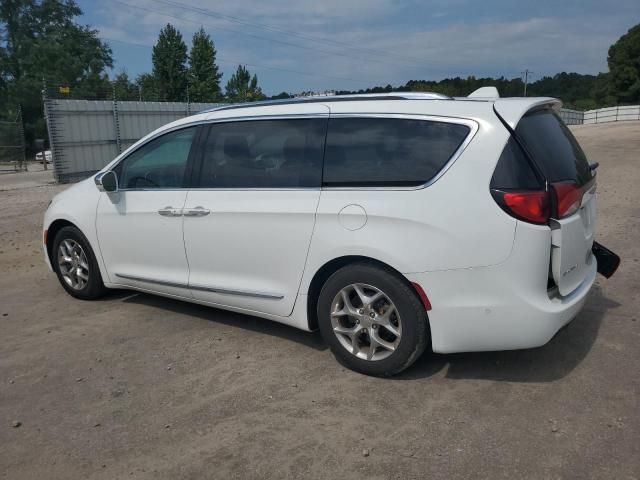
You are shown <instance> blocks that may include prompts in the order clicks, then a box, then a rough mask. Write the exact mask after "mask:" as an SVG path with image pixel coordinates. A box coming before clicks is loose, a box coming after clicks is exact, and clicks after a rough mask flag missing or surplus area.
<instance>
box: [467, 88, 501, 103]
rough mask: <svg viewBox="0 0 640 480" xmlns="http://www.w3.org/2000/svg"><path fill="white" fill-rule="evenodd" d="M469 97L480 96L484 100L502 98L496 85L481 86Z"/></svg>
mask: <svg viewBox="0 0 640 480" xmlns="http://www.w3.org/2000/svg"><path fill="white" fill-rule="evenodd" d="M467 98H478V99H482V100H496V99H498V98H500V94H499V93H498V89H497V88H496V87H480V88H479V89H477V90H475V91H474V92H472V93H471V94H469V96H468V97H467Z"/></svg>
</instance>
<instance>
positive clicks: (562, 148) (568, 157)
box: [516, 108, 593, 186]
mask: <svg viewBox="0 0 640 480" xmlns="http://www.w3.org/2000/svg"><path fill="white" fill-rule="evenodd" d="M516 135H517V136H518V138H519V139H520V141H521V142H522V143H523V145H524V147H525V148H526V150H527V151H528V152H529V154H530V155H531V157H532V159H533V161H534V162H535V163H536V165H537V166H538V167H539V168H540V170H541V171H542V173H543V175H544V176H545V178H546V179H547V180H548V181H549V182H564V181H574V182H576V183H577V184H578V185H580V186H581V185H584V184H586V183H588V182H589V181H590V180H591V179H592V178H593V174H592V172H591V169H590V168H589V162H588V161H587V157H586V155H585V154H584V152H583V151H582V148H580V145H579V144H578V141H577V140H576V139H575V137H574V136H573V134H572V133H571V131H570V130H569V128H568V127H567V126H566V125H565V124H564V123H563V122H562V120H560V118H559V117H558V116H557V115H556V114H555V113H554V112H553V110H551V109H548V108H545V109H540V110H534V111H533V112H530V113H528V114H526V115H525V116H524V117H522V119H521V120H520V122H519V123H518V126H517V127H516Z"/></svg>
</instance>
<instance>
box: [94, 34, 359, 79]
mask: <svg viewBox="0 0 640 480" xmlns="http://www.w3.org/2000/svg"><path fill="white" fill-rule="evenodd" d="M102 38H103V39H105V40H107V41H109V42H117V43H124V44H126V45H134V46H137V47H144V48H153V47H152V46H150V45H145V44H142V43H136V42H129V41H126V40H119V39H115V38H109V37H102ZM216 61H217V62H219V63H226V64H233V65H247V66H249V67H256V68H266V69H268V70H277V71H280V72H286V73H295V74H298V75H307V76H310V77H324V78H330V79H332V80H346V81H349V82H357V83H361V82H362V80H356V79H355V78H349V77H336V76H333V75H323V74H319V73H309V72H301V71H299V70H290V69H288V68H281V67H272V66H269V65H261V64H258V63H250V62H243V61H240V60H231V59H225V58H224V57H216Z"/></svg>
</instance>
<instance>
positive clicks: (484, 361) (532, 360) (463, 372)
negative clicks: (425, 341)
mask: <svg viewBox="0 0 640 480" xmlns="http://www.w3.org/2000/svg"><path fill="white" fill-rule="evenodd" d="M619 305H620V304H619V303H618V302H615V301H613V300H611V299H609V298H607V297H605V296H604V295H603V293H602V289H601V288H600V287H599V286H597V285H594V287H593V289H592V290H591V293H590V294H589V298H588V299H587V303H586V304H585V307H584V308H583V309H582V310H581V311H580V313H579V314H578V316H577V317H576V318H575V319H574V320H573V321H572V322H571V323H569V324H568V325H566V326H565V327H563V328H562V329H561V330H560V331H559V332H558V333H557V334H556V335H555V337H553V338H552V339H551V341H549V343H547V344H546V345H544V346H542V347H538V348H532V349H528V350H510V351H502V352H479V353H456V354H448V355H439V354H425V355H423V356H422V357H421V358H420V359H419V360H418V361H417V362H416V363H415V364H414V365H413V366H412V367H411V368H409V369H408V370H407V371H406V372H404V373H403V374H401V375H399V376H397V377H394V378H396V379H398V380H415V379H421V378H428V377H431V376H433V375H435V374H436V373H438V372H440V371H442V370H443V369H444V368H447V372H446V375H445V377H446V378H450V379H482V380H494V381H505V382H523V383H527V382H552V381H554V380H559V379H561V378H563V377H565V376H566V375H568V374H569V373H571V372H572V371H573V370H574V369H575V368H576V367H577V366H578V365H579V364H580V362H582V360H583V359H584V358H585V357H586V356H587V354H588V353H589V351H590V350H591V347H592V346H593V344H594V342H595V341H596V338H597V336H598V331H599V330H600V325H601V323H602V320H603V318H604V316H605V314H606V312H607V310H609V309H612V308H616V307H618V306H619Z"/></svg>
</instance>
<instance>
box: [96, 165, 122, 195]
mask: <svg viewBox="0 0 640 480" xmlns="http://www.w3.org/2000/svg"><path fill="white" fill-rule="evenodd" d="M95 182H96V185H97V187H98V190H100V191H101V192H109V193H112V192H117V191H118V176H117V175H116V172H114V171H113V170H110V171H108V172H105V173H102V174H100V175H98V176H96V178H95Z"/></svg>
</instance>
